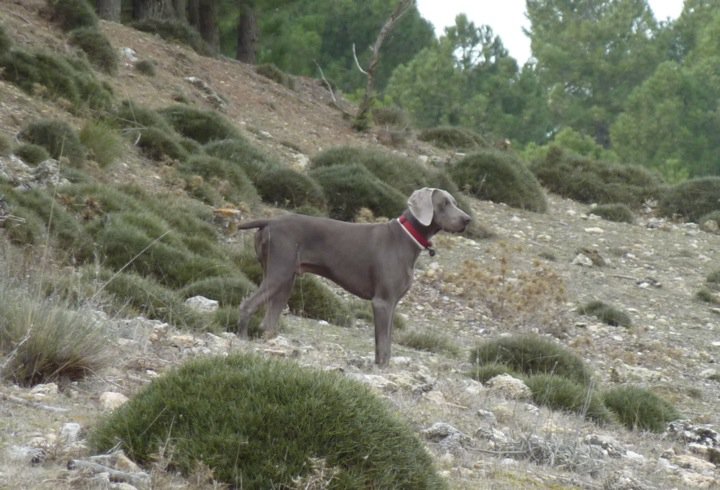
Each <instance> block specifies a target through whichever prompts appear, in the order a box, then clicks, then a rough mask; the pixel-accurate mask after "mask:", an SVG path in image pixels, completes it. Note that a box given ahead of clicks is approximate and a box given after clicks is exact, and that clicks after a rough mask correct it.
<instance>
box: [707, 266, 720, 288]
mask: <svg viewBox="0 0 720 490" xmlns="http://www.w3.org/2000/svg"><path fill="white" fill-rule="evenodd" d="M705 282H706V283H707V284H708V285H709V286H710V287H712V288H713V289H718V290H720V269H718V270H716V271H713V272H711V273H710V274H708V276H707V278H706V279H705Z"/></svg>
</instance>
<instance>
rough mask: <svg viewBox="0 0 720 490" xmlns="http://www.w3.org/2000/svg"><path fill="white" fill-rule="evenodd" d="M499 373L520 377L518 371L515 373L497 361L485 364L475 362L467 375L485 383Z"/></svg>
mask: <svg viewBox="0 0 720 490" xmlns="http://www.w3.org/2000/svg"><path fill="white" fill-rule="evenodd" d="M501 374H509V375H511V376H513V377H516V378H518V377H520V375H519V374H518V373H516V372H515V371H514V370H513V369H512V368H510V367H508V366H507V365H505V364H500V363H497V362H489V363H487V364H475V365H473V369H472V371H471V372H469V373H468V375H469V376H470V377H471V378H473V379H475V380H477V381H480V382H481V383H486V382H488V381H490V380H491V379H493V378H494V377H495V376H500V375H501Z"/></svg>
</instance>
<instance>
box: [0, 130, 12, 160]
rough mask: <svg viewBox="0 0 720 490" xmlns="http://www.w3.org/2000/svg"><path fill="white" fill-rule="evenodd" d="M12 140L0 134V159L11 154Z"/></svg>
mask: <svg viewBox="0 0 720 490" xmlns="http://www.w3.org/2000/svg"><path fill="white" fill-rule="evenodd" d="M12 147H13V144H12V140H11V139H10V138H9V137H8V136H5V135H4V134H2V133H0V157H5V156H8V155H9V154H10V153H11V152H12Z"/></svg>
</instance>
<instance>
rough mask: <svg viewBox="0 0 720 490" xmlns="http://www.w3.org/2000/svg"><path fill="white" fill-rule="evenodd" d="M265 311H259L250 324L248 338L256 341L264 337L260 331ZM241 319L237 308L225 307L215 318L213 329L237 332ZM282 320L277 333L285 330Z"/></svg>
mask: <svg viewBox="0 0 720 490" xmlns="http://www.w3.org/2000/svg"><path fill="white" fill-rule="evenodd" d="M262 318H263V311H262V310H258V311H257V312H256V313H255V314H254V315H253V316H252V318H250V323H249V324H248V330H247V334H248V338H251V339H256V338H259V337H260V336H262V334H263V331H262V330H261V329H260V322H262ZM239 319H240V310H239V309H238V307H237V306H225V307H220V308H219V309H218V310H217V311H216V312H215V316H214V317H213V327H214V328H215V329H219V330H222V331H225V332H237V325H238V320H239ZM284 328H285V327H284V325H283V321H282V318H280V321H279V322H278V324H277V326H276V328H275V331H276V332H282V331H283V329H284Z"/></svg>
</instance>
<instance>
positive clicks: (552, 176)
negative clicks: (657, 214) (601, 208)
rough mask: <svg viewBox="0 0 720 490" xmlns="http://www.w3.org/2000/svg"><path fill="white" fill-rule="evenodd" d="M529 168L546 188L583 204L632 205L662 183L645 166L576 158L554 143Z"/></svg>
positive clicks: (651, 195) (653, 193)
mask: <svg viewBox="0 0 720 490" xmlns="http://www.w3.org/2000/svg"><path fill="white" fill-rule="evenodd" d="M531 169H532V171H533V172H534V173H535V175H536V176H537V178H538V180H539V181H540V182H541V183H542V184H543V185H544V186H545V187H547V188H548V189H549V190H550V191H552V192H555V193H557V194H559V195H561V196H563V197H567V198H570V199H574V200H576V201H579V202H583V203H587V204H592V203H600V204H611V203H622V204H626V205H628V206H630V207H631V208H636V207H639V206H640V205H641V204H642V203H643V202H644V201H646V200H647V199H649V198H654V197H657V196H658V194H659V193H660V189H661V188H662V186H663V182H662V179H661V178H660V177H659V176H658V175H657V174H655V173H653V172H652V171H650V170H649V169H647V168H645V167H641V166H639V165H621V164H617V163H608V162H603V161H600V160H593V159H590V158H586V157H580V156H577V155H573V154H571V153H568V152H565V151H563V150H562V149H560V148H559V147H557V146H553V147H551V148H550V150H549V151H548V153H547V156H546V157H545V159H543V160H540V161H537V162H535V163H533V165H532V167H531Z"/></svg>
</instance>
